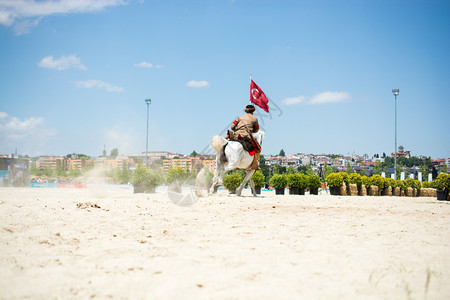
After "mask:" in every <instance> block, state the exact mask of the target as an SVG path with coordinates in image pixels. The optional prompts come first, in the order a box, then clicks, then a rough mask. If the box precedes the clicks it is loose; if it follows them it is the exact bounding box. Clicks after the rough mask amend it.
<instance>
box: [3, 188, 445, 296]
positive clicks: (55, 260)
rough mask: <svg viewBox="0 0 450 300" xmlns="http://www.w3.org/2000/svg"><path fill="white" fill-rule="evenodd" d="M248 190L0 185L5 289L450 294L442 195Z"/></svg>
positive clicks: (34, 292)
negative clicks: (179, 197)
mask: <svg viewBox="0 0 450 300" xmlns="http://www.w3.org/2000/svg"><path fill="white" fill-rule="evenodd" d="M244 195H245V197H235V196H228V195H227V192H224V191H222V192H220V193H219V195H218V196H214V197H208V198H201V199H200V201H198V202H197V203H195V204H194V205H192V206H190V207H179V206H176V205H174V204H173V203H172V202H171V201H170V200H169V199H168V197H167V194H166V193H165V192H163V191H160V192H158V193H156V194H147V195H146V194H133V192H132V190H125V189H106V188H105V189H25V188H24V189H6V188H3V189H0V232H1V235H0V270H1V272H0V299H22V298H33V299H53V298H55V299H62V298H64V299H88V298H91V297H95V298H129V299H148V298H152V299H155V298H157V299H186V298H195V299H197V298H208V299H224V298H225V299H280V298H295V299H299V298H303V299H380V298H386V299H408V298H411V299H450V205H449V202H438V201H436V200H435V199H434V198H422V197H421V198H406V197H337V196H325V195H324V196H290V195H285V196H275V195H274V192H263V195H262V196H261V197H257V198H253V197H251V196H250V192H249V191H248V190H246V191H244ZM88 202H89V203H90V204H89V203H88Z"/></svg>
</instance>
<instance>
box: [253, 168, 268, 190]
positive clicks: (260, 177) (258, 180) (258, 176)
mask: <svg viewBox="0 0 450 300" xmlns="http://www.w3.org/2000/svg"><path fill="white" fill-rule="evenodd" d="M252 178H253V182H254V183H255V192H256V194H258V195H259V194H261V188H262V187H263V186H264V184H265V177H264V174H263V173H262V172H261V171H256V172H255V173H254V174H253V175H252Z"/></svg>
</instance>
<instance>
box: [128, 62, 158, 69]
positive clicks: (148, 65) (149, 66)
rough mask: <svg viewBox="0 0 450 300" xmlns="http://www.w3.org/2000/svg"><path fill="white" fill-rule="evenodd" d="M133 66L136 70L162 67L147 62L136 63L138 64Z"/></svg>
mask: <svg viewBox="0 0 450 300" xmlns="http://www.w3.org/2000/svg"><path fill="white" fill-rule="evenodd" d="M134 66H135V67H136V68H157V69H159V68H162V67H163V66H162V65H154V64H151V63H148V62H145V61H143V62H141V63H138V64H134Z"/></svg>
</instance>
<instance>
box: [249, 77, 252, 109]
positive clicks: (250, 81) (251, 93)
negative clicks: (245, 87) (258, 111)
mask: <svg viewBox="0 0 450 300" xmlns="http://www.w3.org/2000/svg"><path fill="white" fill-rule="evenodd" d="M251 86H252V73H250V87H251ZM251 94H252V91H250V95H251ZM249 101H250V104H252V100H251V98H250V100H249Z"/></svg>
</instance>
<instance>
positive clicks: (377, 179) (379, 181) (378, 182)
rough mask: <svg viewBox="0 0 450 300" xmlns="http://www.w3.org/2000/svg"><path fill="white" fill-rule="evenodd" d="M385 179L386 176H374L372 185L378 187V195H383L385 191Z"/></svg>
mask: <svg viewBox="0 0 450 300" xmlns="http://www.w3.org/2000/svg"><path fill="white" fill-rule="evenodd" d="M385 180H386V178H384V177H383V176H381V175H378V174H377V175H373V176H372V185H375V186H377V187H378V195H381V194H382V193H383V190H384V186H385Z"/></svg>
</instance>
